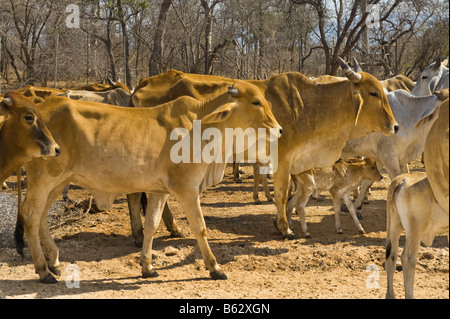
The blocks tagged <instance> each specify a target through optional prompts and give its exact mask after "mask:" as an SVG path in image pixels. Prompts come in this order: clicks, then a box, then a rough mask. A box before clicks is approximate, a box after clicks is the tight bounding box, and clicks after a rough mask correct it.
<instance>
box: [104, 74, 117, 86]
mask: <svg viewBox="0 0 450 319" xmlns="http://www.w3.org/2000/svg"><path fill="white" fill-rule="evenodd" d="M106 81H107V82H108V83H109V84H110V85H112V86H114V85H116V83H114V82H113V80H111V78H110V77H109V76H107V77H106Z"/></svg>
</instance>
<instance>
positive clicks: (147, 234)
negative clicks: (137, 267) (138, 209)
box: [141, 193, 169, 278]
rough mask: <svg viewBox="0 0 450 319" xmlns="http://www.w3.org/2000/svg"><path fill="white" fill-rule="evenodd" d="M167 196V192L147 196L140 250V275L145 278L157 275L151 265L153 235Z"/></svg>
mask: <svg viewBox="0 0 450 319" xmlns="http://www.w3.org/2000/svg"><path fill="white" fill-rule="evenodd" d="M168 197H169V195H168V194H158V193H152V194H151V196H150V197H149V201H148V206H147V212H146V214H145V228H144V243H143V245H142V252H141V265H142V276H143V277H145V278H147V277H157V276H158V273H157V272H156V271H154V270H153V266H152V246H153V236H154V235H155V232H156V229H157V228H158V226H159V223H160V222H161V215H162V210H163V207H164V205H165V203H166V201H167V198H168Z"/></svg>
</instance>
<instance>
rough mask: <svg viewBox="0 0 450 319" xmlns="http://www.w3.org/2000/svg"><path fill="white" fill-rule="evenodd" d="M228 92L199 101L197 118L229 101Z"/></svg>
mask: <svg viewBox="0 0 450 319" xmlns="http://www.w3.org/2000/svg"><path fill="white" fill-rule="evenodd" d="M230 100H231V99H230V94H228V92H225V93H223V94H221V95H219V96H217V97H215V98H213V99H211V100H209V101H205V102H201V104H200V107H199V109H198V111H197V115H198V118H199V119H202V118H203V117H205V116H206V115H208V114H211V113H212V112H214V111H215V110H216V109H217V108H219V107H220V106H222V105H224V104H226V103H229V102H230Z"/></svg>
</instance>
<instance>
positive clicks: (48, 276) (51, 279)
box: [39, 274, 58, 284]
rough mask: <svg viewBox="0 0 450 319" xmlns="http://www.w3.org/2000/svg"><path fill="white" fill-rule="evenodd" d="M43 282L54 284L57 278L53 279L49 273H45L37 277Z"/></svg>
mask: <svg viewBox="0 0 450 319" xmlns="http://www.w3.org/2000/svg"><path fill="white" fill-rule="evenodd" d="M39 281H40V282H42V283H43V284H56V283H57V282H58V280H56V279H55V277H53V276H52V275H51V274H47V276H45V277H44V278H41V279H39Z"/></svg>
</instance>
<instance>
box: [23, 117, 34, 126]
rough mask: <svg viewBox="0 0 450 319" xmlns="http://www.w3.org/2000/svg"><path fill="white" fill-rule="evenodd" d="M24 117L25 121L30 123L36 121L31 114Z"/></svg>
mask: <svg viewBox="0 0 450 319" xmlns="http://www.w3.org/2000/svg"><path fill="white" fill-rule="evenodd" d="M24 119H25V121H27V123H28V124H33V122H34V117H33V116H31V115H25V116H24Z"/></svg>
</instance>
